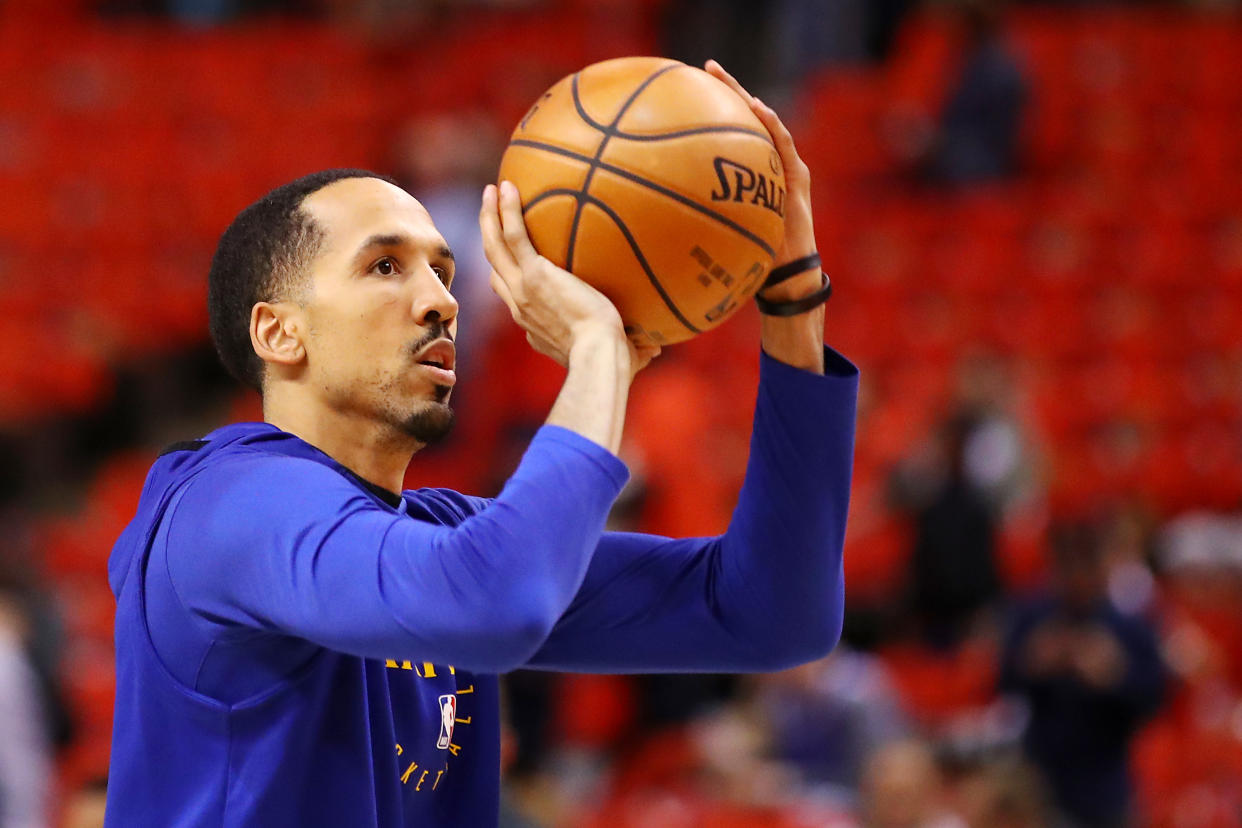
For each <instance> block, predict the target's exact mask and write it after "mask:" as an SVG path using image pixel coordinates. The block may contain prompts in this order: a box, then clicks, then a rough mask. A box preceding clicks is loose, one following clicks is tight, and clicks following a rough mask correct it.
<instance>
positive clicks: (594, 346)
mask: <svg viewBox="0 0 1242 828" xmlns="http://www.w3.org/2000/svg"><path fill="white" fill-rule="evenodd" d="M609 357H612V358H615V359H616V361H617V365H618V366H619V367H620V368H621V369H623V371H624V372H625V373H626V374H628V373H629V371H630V349H629V345H628V343H627V342H626V339H625V330H624V329H623V328H622V327H621V326H620V325H614V324H609V323H599V322H590V323H581V324H579V325H578V326H576V327H575V328H574V330H573V341H572V343H571V344H570V346H569V360H568V363H569V365H568V367H570V368H573V367H574V366H575V365H578V364H582V363H585V362H590V363H592V364H595V365H597V364H598V360H599V359H601V358H605V359H607V358H609Z"/></svg>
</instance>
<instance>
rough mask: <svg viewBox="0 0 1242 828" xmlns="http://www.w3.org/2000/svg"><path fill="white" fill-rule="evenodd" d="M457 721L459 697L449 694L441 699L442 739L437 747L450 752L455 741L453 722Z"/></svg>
mask: <svg viewBox="0 0 1242 828" xmlns="http://www.w3.org/2000/svg"><path fill="white" fill-rule="evenodd" d="M456 719H457V696H455V695H453V694H452V693H449V694H447V695H443V696H441V697H440V738H439V740H437V741H436V747H438V748H439V749H440V750H448V746H449V742H451V741H453V722H454V721H456Z"/></svg>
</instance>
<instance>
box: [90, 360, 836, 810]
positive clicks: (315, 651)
mask: <svg viewBox="0 0 1242 828" xmlns="http://www.w3.org/2000/svg"><path fill="white" fill-rule="evenodd" d="M826 357H827V366H828V367H827V371H826V375H825V376H819V375H815V374H811V373H808V372H805V371H800V370H798V369H796V368H793V367H791V366H788V365H785V364H784V363H780V362H778V361H775V360H773V359H771V358H769V357H767V356H763V357H761V363H762V367H761V380H760V388H759V399H758V403H757V406H756V412H755V425H754V432H753V435H752V440H751V456H750V463H749V467H748V469H747V475H746V480H745V483H744V485H743V488H742V492H741V494H740V497H739V502H738V506H737V509H736V511H735V512H734V515H733V518H732V521H731V523H730V526H729V529H728V531H727V532H726V533H725V534H724V535H721V536H719V537H713V538H688V539H669V538H663V537H655V536H650V535H640V534H630V533H613V532H604V531H603V527H604V521H605V518H606V516H607V514H608V511H609V508H610V506H611V504H612V502H613V500H614V499H615V498H616V496H617V494H618V492H619V491H620V489H621V487H622V485H624V483H625V480H626V476H627V473H626V469H625V467H624V465H622V463H621V462H620V461H619V460H617V459H616V458H615V457H614V456H612V455H611V454H610V453H609V452H607V451H605V450H604V449H602V448H601V447H599V446H598V445H596V444H594V443H592V442H591V441H589V440H586V439H584V438H582V437H580V436H578V435H577V434H574V433H573V432H570V431H567V430H565V429H561V428H557V427H554V426H545V427H544V428H542V429H541V430H540V431H539V433H538V434H537V435H536V436H535V439H534V440H533V441H532V442H531V445H530V447H529V448H528V450H527V452H526V454H525V456H524V457H523V459H522V462H521V464H520V465H519V467H518V469H517V471H516V472H515V473H514V475H513V477H512V478H510V480H509V481H508V483H507V484H506V486H505V488H504V490H503V491H502V492H501V494H500V495H499V496H498V497H496V498H495V499H494V500H484V499H480V498H475V497H468V496H465V495H461V494H458V493H456V492H452V491H448V490H443V489H422V490H418V491H406V492H404V493H402V494H401V495H397V494H395V493H391V492H386V491H384V490H383V489H380V488H378V487H376V486H374V485H372V484H370V483H367V482H366V481H364V480H362V479H361V478H359V477H357V476H356V475H355V474H353V473H352V472H351V471H349V470H348V469H346V468H345V467H343V466H341V465H340V464H339V463H337V462H336V461H335V460H333V459H332V458H331V457H329V456H327V455H326V454H324V453H323V452H321V451H319V450H318V449H316V448H315V447H313V446H311V445H309V444H307V443H306V442H304V441H302V440H300V439H299V438H297V437H295V436H293V435H291V434H288V433H285V432H283V431H281V430H279V429H277V428H276V427H274V426H272V425H269V424H264V423H242V424H238V425H231V426H227V427H225V428H221V429H219V430H217V431H215V432H212V433H211V434H209V435H207V436H206V437H205V438H203V439H202V440H196V441H193V442H189V443H182V444H178V445H175V446H173V447H171V448H170V449H169V450H168V451H166V452H165V453H164V454H163V455H162V456H161V457H160V458H159V460H158V461H157V462H156V463H155V465H154V466H153V467H152V469H151V472H150V474H149V475H148V478H147V482H146V485H145V487H144V489H143V493H142V498H141V500H140V502H139V506H138V512H137V514H136V516H135V517H134V520H133V521H132V522H131V523H130V524H129V526H128V527H127V528H126V529H125V531H124V532H123V533H122V535H121V537H120V538H119V539H118V541H117V543H116V546H115V547H114V549H113V551H112V556H111V559H110V561H109V579H110V582H111V585H112V590H113V592H114V593H115V595H116V597H117V615H116V658H117V699H116V715H115V721H114V731H113V744H112V765H111V772H110V778H109V791H108V807H107V817H106V823H107V825H108V826H110V828H141V826H159V828H172V827H173V826H262V828H279V827H280V826H303V827H305V826H375V828H397V826H405V827H408V828H413V826H435V827H436V828H450V826H452V827H453V828H462V827H463V826H471V827H473V826H493V825H495V824H496V821H497V809H498V796H499V748H500V744H499V743H500V736H499V731H500V726H499V721H498V714H499V710H498V692H497V683H498V682H497V676H498V674H500V673H503V672H506V671H509V670H512V669H515V668H518V667H531V668H537V669H558V670H575V671H590V672H657V671H700V670H707V671H754V670H774V669H781V668H784V667H788V666H791V665H793V664H797V663H800V662H803V661H806V660H809V659H812V658H815V657H818V656H820V655H823V654H824V653H825V652H827V651H828V650H829V649H831V648H832V646H834V645H835V643H836V640H837V638H838V636H839V634H840V625H841V614H842V609H843V583H842V576H841V571H842V570H841V550H842V544H843V540H844V533H845V518H846V512H847V509H848V504H849V484H850V471H851V466H852V461H853V435H854V410H855V398H856V393H857V371H856V370H855V369H854V367H853V366H852V365H850V364H849V363H848V362H847V361H845V360H844V359H843V358H842V357H840V356H838V355H837V354H835V353H833V352H831V351H829V352H827V354H826Z"/></svg>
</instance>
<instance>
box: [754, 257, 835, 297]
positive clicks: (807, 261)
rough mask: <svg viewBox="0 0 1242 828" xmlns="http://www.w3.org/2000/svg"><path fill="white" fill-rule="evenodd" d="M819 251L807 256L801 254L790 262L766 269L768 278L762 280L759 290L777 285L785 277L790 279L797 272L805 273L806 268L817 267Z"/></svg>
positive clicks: (812, 268)
mask: <svg viewBox="0 0 1242 828" xmlns="http://www.w3.org/2000/svg"><path fill="white" fill-rule="evenodd" d="M819 265H820V259H819V253H812V254H810V255H809V256H803V257H802V258H801V259H794V260H793V261H792V262H786V263H785V264H783V265H781V266H780V267H774V268H772V269H771V270H769V271H768V278H766V279H764V280H763V287H761V288H759V290H767V289H768V288H770V287H772V285H779V284H780V283H781V282H783V281H785V280H786V279H792V278H793V277H794V276H797V275H798V274H799V273H806V272H807V271H808V270H814V269H815V268H817V267H819Z"/></svg>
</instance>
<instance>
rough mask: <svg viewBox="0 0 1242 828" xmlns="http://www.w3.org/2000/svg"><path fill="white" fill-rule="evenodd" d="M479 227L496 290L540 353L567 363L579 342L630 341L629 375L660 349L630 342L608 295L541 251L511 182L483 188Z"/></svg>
mask: <svg viewBox="0 0 1242 828" xmlns="http://www.w3.org/2000/svg"><path fill="white" fill-rule="evenodd" d="M479 227H480V229H481V230H482V234H483V250H484V252H485V253H486V254H487V260H488V261H489V262H490V263H491V265H492V277H491V286H492V290H494V291H495V292H496V295H497V296H499V297H500V298H501V300H503V301H504V303H505V304H506V305H507V306H508V307H509V312H510V314H512V316H513V321H515V322H517V324H518V325H519V326H520V327H521V328H522V329H523V330H524V331H526V339H527V341H529V342H530V344H531V347H533V348H534V349H535V350H536V351H538V352H539V353H541V354H545V355H546V356H549V357H551V358H552V359H554V360H556V361H557V362H558V363H560V364H561V365H564V366H566V367H568V366H569V365H570V362H571V359H572V353H573V350H574V347H575V345H576V344H579V343H585V342H587V341H593V342H596V343H598V342H600V341H608V340H610V339H615V340H616V341H619V342H625V343H626V344H627V348H626V350H627V351H628V354H629V363H630V364H629V366H627V368H626V372H627V373H628V374H629V376H630V378H631V379H632V378H633V376H634V374H636V373H637V372H638V371H639V370H641V369H642V368H644V367H645V366H646V365H647V364H648V363H650V362H651V360H652V359H653V358H655V356H656V355H658V354H659V353H660V348H659V347H658V346H643V347H637V346H635V345H633V343H631V342H629V340H627V339H626V336H625V330H624V326H623V325H622V322H621V316H620V314H618V313H617V309H616V307H615V306H614V305H613V304H612V302H611V301H609V300H608V297H606V296H604V294H602V293H600V292H599V291H598V290H596V289H595V288H593V287H591V286H590V285H588V284H587V283H586V282H584V281H582V280H581V279H579V278H577V277H576V276H574V275H573V274H572V273H570V272H569V271H567V270H565V269H564V268H560V267H557V266H556V265H555V264H553V263H552V262H550V261H548V259H546V258H544V257H543V256H540V255H539V253H538V251H536V250H535V246H534V245H533V244H532V243H531V241H530V237H529V235H528V234H527V232H526V223H525V221H524V220H523V218H522V204H521V199H520V197H519V196H518V192H517V188H516V187H515V186H513V184H511V183H510V182H508V181H504V182H501V185H500V187H499V188H497V187H495V186H493V185H491V184H489V185H488V186H487V188H486V189H484V191H483V207H482V210H481V211H480V213H479Z"/></svg>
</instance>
